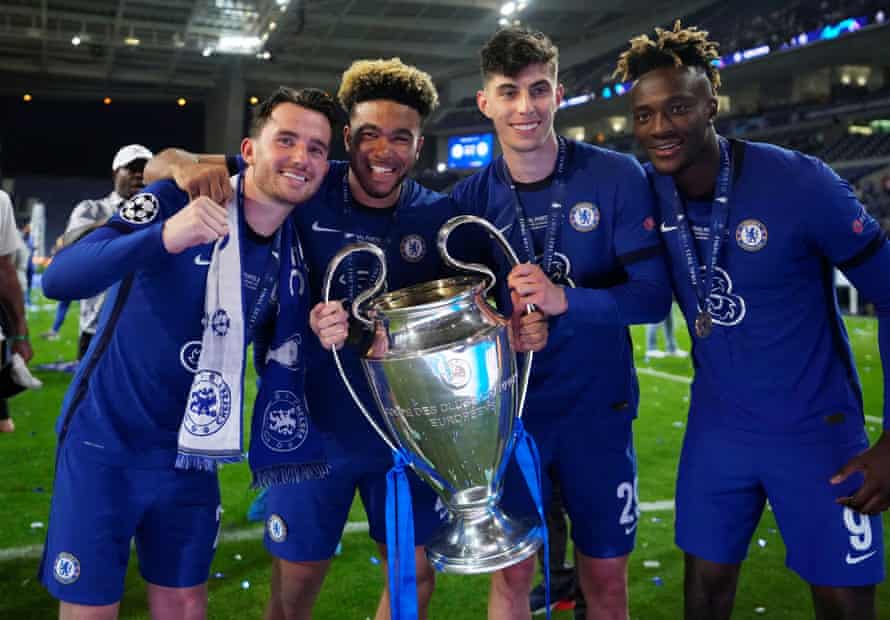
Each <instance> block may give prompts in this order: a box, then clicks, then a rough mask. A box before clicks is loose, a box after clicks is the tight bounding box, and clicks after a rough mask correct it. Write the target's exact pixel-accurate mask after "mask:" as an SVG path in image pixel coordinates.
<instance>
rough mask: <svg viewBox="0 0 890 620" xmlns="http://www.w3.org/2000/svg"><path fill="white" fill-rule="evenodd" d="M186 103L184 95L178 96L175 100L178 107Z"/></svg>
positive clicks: (182, 106)
mask: <svg viewBox="0 0 890 620" xmlns="http://www.w3.org/2000/svg"><path fill="white" fill-rule="evenodd" d="M187 103H188V101H187V100H186V98H185V97H180V98H179V99H177V100H176V105H178V106H179V107H180V108H184V107H185V104H187Z"/></svg>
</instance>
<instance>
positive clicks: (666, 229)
mask: <svg viewBox="0 0 890 620" xmlns="http://www.w3.org/2000/svg"><path fill="white" fill-rule="evenodd" d="M672 230H677V227H676V226H665V225H664V222H662V223H661V232H671V231H672Z"/></svg>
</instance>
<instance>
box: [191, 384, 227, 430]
mask: <svg viewBox="0 0 890 620" xmlns="http://www.w3.org/2000/svg"><path fill="white" fill-rule="evenodd" d="M231 413H232V391H231V390H230V389H229V386H228V385H226V382H225V381H223V378H222V375H221V374H220V373H218V372H216V371H213V370H202V371H201V372H199V373H198V374H196V375H195V381H194V383H193V384H192V391H191V393H190V394H189V403H188V407H186V410H185V420H184V421H183V426H184V427H185V430H186V431H188V432H189V433H191V434H192V435H197V436H201V437H203V436H205V435H212V434H214V433H215V432H217V431H218V430H219V429H221V428H222V427H223V426H224V425H225V423H226V420H228V419H229V415H230V414H231Z"/></svg>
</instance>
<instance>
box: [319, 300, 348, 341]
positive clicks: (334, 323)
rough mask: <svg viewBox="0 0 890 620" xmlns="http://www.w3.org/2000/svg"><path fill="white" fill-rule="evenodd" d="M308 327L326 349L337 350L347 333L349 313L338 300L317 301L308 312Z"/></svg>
mask: <svg viewBox="0 0 890 620" xmlns="http://www.w3.org/2000/svg"><path fill="white" fill-rule="evenodd" d="M309 327H311V328H312V331H313V332H314V333H315V335H316V336H318V340H319V341H320V342H321V346H323V347H324V348H325V349H326V350H330V349H331V347H337V350H339V349H340V347H342V346H343V343H344V342H346V337H347V336H348V335H349V314H348V313H347V312H346V310H345V309H344V308H343V304H342V303H340V302H339V301H330V302H328V303H318V304H316V305H315V307H314V308H312V311H311V312H310V313H309Z"/></svg>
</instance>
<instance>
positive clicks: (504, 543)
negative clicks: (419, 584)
mask: <svg viewBox="0 0 890 620" xmlns="http://www.w3.org/2000/svg"><path fill="white" fill-rule="evenodd" d="M544 527H545V526H544V525H543V524H542V523H541V521H540V520H539V519H538V517H537V516H535V517H529V518H525V519H514V518H512V517H509V516H507V514H506V513H504V512H503V511H502V510H501V509H500V508H499V507H498V506H497V505H496V504H494V503H490V504H488V505H486V506H482V507H472V508H465V509H462V508H456V507H452V513H451V520H450V521H449V522H448V523H446V524H445V525H444V526H443V527H442V529H440V530H439V532H438V533H437V534H436V536H435V537H434V538H433V539H432V540H431V541H430V542H429V543H428V544H427V547H426V554H427V557H428V558H429V560H430V562H431V563H432V565H433V566H434V567H435V568H436V570H438V571H441V572H444V573H454V574H458V575H473V574H478V573H491V572H494V571H497V570H501V569H502V568H507V567H508V566H512V565H513V564H516V563H518V562H521V561H522V560H525V559H526V558H529V557H531V556H532V555H534V553H535V552H536V551H537V550H538V548H539V547H540V546H541V545H542V544H543V543H544Z"/></svg>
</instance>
